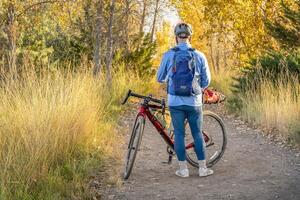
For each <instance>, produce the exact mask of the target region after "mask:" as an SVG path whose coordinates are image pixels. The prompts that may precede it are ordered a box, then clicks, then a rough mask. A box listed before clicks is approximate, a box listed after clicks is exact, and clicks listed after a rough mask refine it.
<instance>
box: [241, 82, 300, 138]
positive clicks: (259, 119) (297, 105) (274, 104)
mask: <svg viewBox="0 0 300 200" xmlns="http://www.w3.org/2000/svg"><path fill="white" fill-rule="evenodd" d="M261 79H262V80H261V84H260V87H259V88H258V89H257V90H250V91H248V92H246V93H245V95H244V96H242V97H241V101H242V108H241V110H240V113H241V115H242V117H243V118H244V119H246V120H248V121H251V122H254V123H256V124H260V125H263V126H264V127H266V128H267V129H273V128H275V129H277V130H278V131H279V133H280V134H281V135H282V136H283V137H285V138H288V139H292V140H295V141H296V142H298V143H300V82H299V79H298V78H297V77H286V76H282V78H281V80H280V81H278V82H277V83H276V84H274V82H272V81H270V80H269V81H268V80H267V79H264V78H263V77H262V78H261Z"/></svg>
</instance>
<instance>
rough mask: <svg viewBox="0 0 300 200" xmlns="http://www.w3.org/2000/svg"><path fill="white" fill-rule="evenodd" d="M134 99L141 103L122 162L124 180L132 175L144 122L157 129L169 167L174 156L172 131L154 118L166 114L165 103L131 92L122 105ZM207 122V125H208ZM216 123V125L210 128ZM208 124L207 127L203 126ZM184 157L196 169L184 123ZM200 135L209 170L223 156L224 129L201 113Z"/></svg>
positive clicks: (214, 116)
mask: <svg viewBox="0 0 300 200" xmlns="http://www.w3.org/2000/svg"><path fill="white" fill-rule="evenodd" d="M131 96H132V97H136V98H140V99H143V102H142V103H140V106H139V108H138V114H137V116H136V118H135V122H134V125H133V129H132V133H131V137H130V140H129V143H128V147H127V155H126V158H125V159H126V160H125V168H124V175H123V178H124V179H125V180H127V179H128V178H129V176H130V174H131V171H132V168H133V165H134V161H135V159H136V155H137V152H138V150H139V146H140V144H141V140H142V136H143V133H144V127H145V122H146V118H148V119H149V121H150V122H151V123H152V125H153V126H154V127H155V128H156V130H157V132H158V133H159V134H160V136H161V137H162V138H163V139H164V141H165V142H166V144H167V152H168V154H169V159H168V163H171V161H172V157H173V156H174V155H175V153H174V133H173V130H167V129H166V127H165V126H164V125H163V123H162V122H161V121H160V120H159V119H158V116H156V115H155V114H154V112H155V111H160V113H161V116H165V114H166V104H165V100H164V99H162V100H159V99H155V98H153V97H152V95H148V96H143V95H140V94H135V93H133V92H132V91H131V90H129V91H128V93H127V95H126V97H125V99H124V100H123V102H122V105H124V104H125V103H126V102H127V100H128V98H129V97H131ZM209 121H210V122H209ZM208 122H209V123H208ZM213 123H216V124H213ZM206 124H208V126H205V125H206ZM185 130H186V137H185V142H186V147H185V148H186V157H187V161H188V163H189V164H191V165H192V166H194V167H198V162H197V161H198V160H197V157H196V154H195V152H194V151H193V147H194V143H193V142H192V141H191V140H192V137H191V134H189V133H188V132H189V130H188V128H187V123H186V129H185ZM202 134H203V138H204V141H205V143H206V156H207V166H208V167H212V166H213V165H215V164H216V163H217V162H218V161H219V160H220V159H221V157H222V156H223V154H224V151H225V148H226V144H227V137H226V135H227V134H226V128H225V125H224V123H223V121H222V119H221V118H220V117H219V116H218V115H217V114H215V113H214V112H212V111H204V112H203V128H202Z"/></svg>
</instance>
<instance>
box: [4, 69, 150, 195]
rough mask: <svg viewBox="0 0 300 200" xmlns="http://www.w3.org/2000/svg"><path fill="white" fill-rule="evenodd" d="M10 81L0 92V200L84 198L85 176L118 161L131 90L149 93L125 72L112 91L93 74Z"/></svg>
mask: <svg viewBox="0 0 300 200" xmlns="http://www.w3.org/2000/svg"><path fill="white" fill-rule="evenodd" d="M7 80H9V81H7V82H6V83H2V85H1V87H0V169H1V170H0V199H70V197H71V196H73V197H74V196H82V193H85V191H84V190H83V189H82V188H83V185H84V181H85V180H84V179H85V178H86V173H88V171H89V170H90V169H92V168H95V167H96V168H97V167H101V165H102V164H103V162H102V161H103V157H110V156H114V155H115V151H116V149H115V148H114V147H115V144H116V142H117V137H116V134H115V128H114V126H115V124H116V120H115V119H116V118H117V115H118V111H119V110H120V109H121V108H120V105H119V102H120V99H121V98H122V96H123V95H124V94H125V93H126V90H127V89H129V88H132V89H135V90H136V91H140V92H141V90H143V91H145V90H147V89H149V87H148V88H147V87H146V89H145V87H144V85H145V84H143V81H142V80H140V79H139V78H136V77H134V76H133V75H131V74H130V73H128V74H125V73H123V72H119V73H116V74H115V75H114V81H113V85H112V88H108V87H107V85H106V83H105V81H102V79H95V78H94V77H93V76H92V75H91V74H90V73H88V72H80V73H71V72H69V73H63V72H60V71H55V72H51V73H50V72H46V73H44V74H43V75H39V76H37V75H35V74H34V73H26V76H24V78H23V79H15V80H12V79H7ZM146 85H151V84H149V83H148V84H147V83H146ZM141 88H143V89H141Z"/></svg>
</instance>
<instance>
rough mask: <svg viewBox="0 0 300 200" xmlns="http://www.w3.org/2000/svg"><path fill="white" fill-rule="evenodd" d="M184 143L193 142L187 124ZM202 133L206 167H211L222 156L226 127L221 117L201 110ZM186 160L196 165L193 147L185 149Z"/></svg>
mask: <svg viewBox="0 0 300 200" xmlns="http://www.w3.org/2000/svg"><path fill="white" fill-rule="evenodd" d="M185 131H186V135H185V143H186V144H189V143H192V142H193V138H192V134H191V133H190V128H189V125H186V128H185ZM202 134H203V137H204V139H205V138H206V139H205V144H206V152H205V154H206V163H207V166H208V167H212V166H213V165H214V164H216V163H217V162H218V161H219V160H220V159H221V157H222V156H223V154H224V152H225V149H226V144H227V136H226V129H225V125H224V123H223V121H222V119H221V118H220V117H219V116H218V115H217V114H215V113H213V112H211V111H204V112H203V122H202ZM186 155H187V161H188V162H189V163H190V164H191V165H192V166H194V167H198V166H199V165H198V159H197V156H196V153H195V151H194V148H190V149H187V150H186Z"/></svg>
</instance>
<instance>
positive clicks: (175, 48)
mask: <svg viewBox="0 0 300 200" xmlns="http://www.w3.org/2000/svg"><path fill="white" fill-rule="evenodd" d="M171 50H172V51H175V53H176V52H177V51H179V50H180V49H179V47H173V48H172V49H171Z"/></svg>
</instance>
